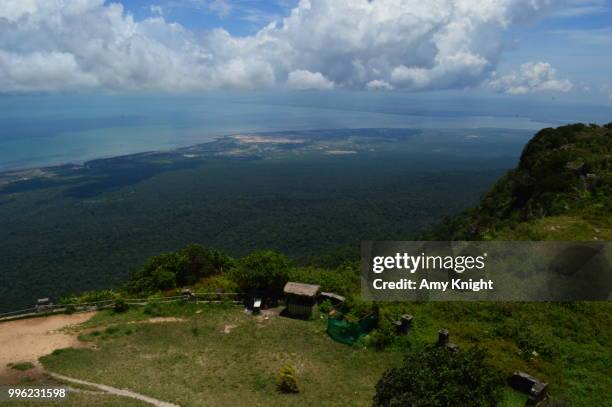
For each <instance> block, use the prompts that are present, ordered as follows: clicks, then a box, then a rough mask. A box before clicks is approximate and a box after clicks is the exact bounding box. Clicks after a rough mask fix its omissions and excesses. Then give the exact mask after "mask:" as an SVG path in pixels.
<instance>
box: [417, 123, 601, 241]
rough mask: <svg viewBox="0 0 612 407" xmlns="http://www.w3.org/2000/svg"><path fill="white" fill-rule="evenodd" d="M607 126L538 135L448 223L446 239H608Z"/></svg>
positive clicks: (441, 233)
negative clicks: (515, 162)
mask: <svg viewBox="0 0 612 407" xmlns="http://www.w3.org/2000/svg"><path fill="white" fill-rule="evenodd" d="M611 164H612V123H610V124H607V125H605V126H597V125H584V124H572V125H568V126H563V127H559V128H557V129H552V128H547V129H543V130H541V131H540V132H538V133H537V134H536V135H535V136H534V137H533V139H532V140H531V141H530V142H529V143H528V144H527V146H526V147H525V149H524V151H523V153H522V155H521V159H520V162H519V165H518V166H517V168H515V169H513V170H512V171H509V172H508V173H507V174H506V175H505V176H504V177H502V178H501V180H499V182H497V183H496V184H495V186H494V187H493V188H492V189H491V190H490V191H489V192H488V193H487V194H486V196H485V197H484V199H483V200H482V201H481V203H480V204H479V205H478V206H477V207H475V208H473V209H470V210H468V211H466V212H464V213H462V214H461V215H459V216H456V217H451V218H449V219H447V220H446V221H445V222H444V223H443V225H442V226H441V227H439V228H438V229H437V230H435V231H434V233H433V234H431V235H430V236H428V237H430V238H433V239H439V240H445V239H452V240H481V239H485V240H612V170H611V166H612V165H611Z"/></svg>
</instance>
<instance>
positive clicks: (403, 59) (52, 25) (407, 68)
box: [0, 0, 562, 92]
mask: <svg viewBox="0 0 612 407" xmlns="http://www.w3.org/2000/svg"><path fill="white" fill-rule="evenodd" d="M560 1H562V0H560ZM560 1H557V2H556V1H554V0H431V1H428V2H424V1H422V0H371V1H369V0H301V1H300V2H299V4H298V5H297V6H296V7H295V8H293V9H292V10H291V12H290V13H289V15H288V16H286V17H285V18H283V19H282V20H279V21H275V22H273V23H271V24H269V25H268V26H266V27H264V28H262V29H261V30H260V31H258V32H257V33H256V34H254V35H251V36H244V37H237V36H232V35H231V34H230V33H228V32H227V31H225V30H223V29H217V30H213V31H211V32H208V33H204V34H202V33H196V32H192V31H189V30H188V29H186V28H184V27H183V26H181V25H179V24H176V23H171V22H169V21H167V20H166V19H165V18H164V16H163V14H162V13H163V10H158V9H155V11H154V14H153V16H152V17H150V18H148V19H144V20H141V21H136V20H135V19H134V18H133V16H131V15H130V14H129V13H127V12H125V10H124V9H123V7H122V6H121V4H118V3H113V2H105V1H104V0H2V1H0V52H1V53H0V92H19V91H35V90H56V89H73V88H105V89H117V90H132V89H133V90H170V91H194V90H196V91H197V90H207V89H218V88H242V89H252V88H261V87H273V86H288V87H291V88H297V89H304V88H316V89H321V88H323V89H328V88H331V87H332V86H335V87H346V88H365V89H378V90H380V89H406V90H415V91H416V90H430V89H450V88H464V87H469V86H477V85H479V84H481V83H482V82H483V81H486V79H487V78H488V77H489V76H490V74H491V73H492V72H493V71H494V70H495V68H496V65H497V62H498V59H499V56H500V53H501V52H502V48H503V47H502V41H501V36H502V34H503V32H504V30H506V29H507V28H509V27H510V26H512V25H513V24H515V23H522V22H524V21H526V20H529V19H534V18H537V17H538V16H541V15H544V14H546V13H549V12H552V11H554V10H555V9H556V8H555V6H554V5H553V3H555V4H558V3H559V2H560ZM207 4H208V3H207ZM210 4H212V5H215V7H216V8H217V11H218V12H219V13H224V12H227V11H228V10H229V9H228V7H231V6H230V3H228V2H227V1H223V0H217V1H214V2H212V3H210ZM152 11H153V9H152ZM160 11H161V12H160ZM45 59H47V60H48V63H45V61H44V60H45ZM545 82H546V81H545ZM548 82H550V81H548ZM553 82H554V80H553ZM541 86H552V83H549V84H548V85H541Z"/></svg>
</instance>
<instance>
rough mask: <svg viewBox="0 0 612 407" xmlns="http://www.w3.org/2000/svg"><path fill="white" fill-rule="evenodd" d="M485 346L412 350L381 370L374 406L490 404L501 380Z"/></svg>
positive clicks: (495, 401)
mask: <svg viewBox="0 0 612 407" xmlns="http://www.w3.org/2000/svg"><path fill="white" fill-rule="evenodd" d="M485 359H486V354H485V352H484V350H482V349H478V348H472V349H468V350H464V351H459V352H451V351H449V350H448V349H446V348H444V347H437V346H433V347H429V348H426V349H419V350H414V351H411V352H410V353H409V354H408V356H407V357H406V359H405V361H404V364H403V365H402V366H401V367H399V368H393V369H390V370H388V371H387V372H385V373H384V374H383V377H382V378H381V379H380V381H379V382H378V384H377V385H376V395H375V396H374V403H373V405H374V406H375V407H391V406H404V407H417V406H418V407H422V406H440V407H441V406H462V407H489V406H490V407H493V406H496V405H497V404H498V402H499V401H500V399H501V389H502V386H503V380H502V379H501V376H500V375H499V373H498V372H497V371H495V370H494V369H493V368H492V367H490V366H489V365H488V364H487V363H486V362H485Z"/></svg>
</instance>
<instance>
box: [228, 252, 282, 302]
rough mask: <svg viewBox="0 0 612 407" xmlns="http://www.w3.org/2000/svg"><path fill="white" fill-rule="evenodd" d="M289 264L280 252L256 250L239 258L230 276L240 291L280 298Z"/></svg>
mask: <svg viewBox="0 0 612 407" xmlns="http://www.w3.org/2000/svg"><path fill="white" fill-rule="evenodd" d="M291 266H292V262H291V260H290V259H289V258H288V257H286V256H284V255H282V254H280V253H277V252H273V251H269V250H268V251H256V252H253V253H251V254H249V255H248V256H246V257H243V258H241V259H240V260H239V261H238V262H237V263H236V267H235V268H234V269H233V270H232V271H231V273H230V277H231V279H232V280H233V281H234V282H235V283H236V284H237V285H238V287H239V288H240V290H241V291H242V292H245V293H249V292H254V293H258V294H259V295H266V296H270V297H273V298H280V297H281V296H282V294H283V287H284V286H285V284H286V283H287V281H289V275H290V268H291Z"/></svg>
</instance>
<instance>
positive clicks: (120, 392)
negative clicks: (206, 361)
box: [48, 373, 180, 407]
mask: <svg viewBox="0 0 612 407" xmlns="http://www.w3.org/2000/svg"><path fill="white" fill-rule="evenodd" d="M48 374H49V375H50V376H51V377H53V378H55V379H58V380H62V381H65V382H71V383H77V384H80V385H84V386H90V387H95V388H96V389H99V390H102V391H104V392H106V393H109V394H114V395H116V396H123V397H131V398H133V399H137V400H140V401H144V402H145V403H149V404H153V405H154V406H157V407H180V406H179V405H178V404H173V403H168V402H167V401H161V400H158V399H154V398H153V397H149V396H145V395H143V394H139V393H134V392H133V391H130V390H127V389H118V388H116V387H111V386H107V385H105V384H99V383H92V382H86V381H85V380H79V379H74V378H72V377H68V376H62V375H60V374H57V373H48Z"/></svg>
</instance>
